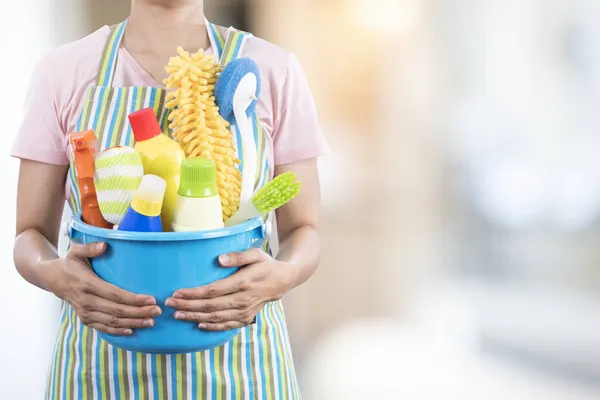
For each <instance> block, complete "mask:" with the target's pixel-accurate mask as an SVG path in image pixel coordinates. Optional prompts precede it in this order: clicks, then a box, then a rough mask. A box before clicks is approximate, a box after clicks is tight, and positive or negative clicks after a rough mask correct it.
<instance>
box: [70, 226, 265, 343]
mask: <svg viewBox="0 0 600 400" xmlns="http://www.w3.org/2000/svg"><path fill="white" fill-rule="evenodd" d="M69 235H70V237H71V240H72V241H73V242H74V243H82V244H86V243H92V242H106V243H107V249H106V252H105V254H104V255H102V256H100V257H98V258H95V259H93V260H91V261H92V267H93V269H94V271H95V272H96V274H98V276H100V277H101V278H102V279H104V280H105V281H107V282H109V283H112V284H113V285H116V286H118V287H120V288H123V289H125V290H128V291H130V292H133V293H138V294H148V295H151V296H154V297H155V298H156V301H157V304H158V305H159V306H160V307H161V308H162V311H163V312H162V314H161V315H160V316H158V317H156V318H155V324H154V326H153V327H152V328H144V329H137V330H134V333H133V335H131V336H114V335H107V334H104V333H101V332H99V335H100V336H101V337H102V338H103V339H104V340H106V341H107V342H109V343H110V344H112V345H113V346H115V347H118V348H121V349H125V350H130V351H137V352H144V353H165V354H169V353H189V352H196V351H203V350H207V349H210V348H213V347H217V346H220V345H223V344H225V343H227V342H228V341H229V340H231V339H232V338H233V337H234V336H235V335H236V334H237V333H238V332H239V329H234V330H229V331H223V332H209V331H204V330H201V329H199V328H198V326H197V324H196V323H193V322H186V321H178V320H176V319H175V317H174V315H173V314H174V313H175V310H173V309H171V308H169V307H166V306H165V305H164V302H165V300H166V299H167V298H168V297H170V296H172V295H173V292H174V291H175V290H177V289H182V288H189V287H196V286H202V285H206V284H208V283H211V282H215V281H217V280H220V279H223V278H226V277H227V276H229V275H231V274H233V273H235V272H236V271H237V268H222V267H220V266H219V264H218V262H217V258H218V256H220V255H221V254H224V253H229V252H236V251H244V250H247V249H249V248H251V247H260V246H261V245H262V244H263V242H264V231H263V224H262V220H261V219H254V220H251V221H248V222H246V223H243V224H240V225H237V226H233V227H230V228H224V229H217V230H211V231H202V232H159V233H140V232H122V231H115V230H109V229H102V228H96V227H93V226H90V225H87V224H85V223H83V222H82V221H81V218H80V217H79V216H75V217H74V218H73V220H72V221H71V224H70V229H69Z"/></svg>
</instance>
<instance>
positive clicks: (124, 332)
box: [88, 323, 133, 336]
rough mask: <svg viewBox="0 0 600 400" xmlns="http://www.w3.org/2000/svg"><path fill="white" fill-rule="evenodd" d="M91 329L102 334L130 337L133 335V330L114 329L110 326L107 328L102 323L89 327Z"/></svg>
mask: <svg viewBox="0 0 600 400" xmlns="http://www.w3.org/2000/svg"><path fill="white" fill-rule="evenodd" d="M88 326H89V327H90V328H93V329H96V330H98V331H100V332H104V333H106V334H109V335H117V336H129V335H131V334H133V330H131V329H123V328H112V327H110V326H106V325H104V324H100V323H93V324H90V325H88Z"/></svg>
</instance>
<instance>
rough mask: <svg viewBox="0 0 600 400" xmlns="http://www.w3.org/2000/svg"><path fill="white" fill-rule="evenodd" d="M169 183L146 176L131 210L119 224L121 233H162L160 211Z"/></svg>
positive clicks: (159, 178) (152, 176) (153, 176)
mask: <svg viewBox="0 0 600 400" xmlns="http://www.w3.org/2000/svg"><path fill="white" fill-rule="evenodd" d="M166 188H167V182H166V181H165V180H164V179H162V178H161V177H159V176H156V175H150V174H147V175H144V176H143V178H142V181H141V182H140V186H139V188H138V189H137V191H136V192H135V195H134V196H133V200H132V202H131V205H130V206H129V209H128V210H127V212H126V213H125V216H124V217H123V220H122V221H121V223H120V224H119V230H120V231H133V232H162V231H163V227H162V222H161V217H160V211H161V208H162V205H163V198H164V195H165V190H166Z"/></svg>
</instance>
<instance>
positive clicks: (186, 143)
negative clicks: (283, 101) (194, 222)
mask: <svg viewBox="0 0 600 400" xmlns="http://www.w3.org/2000/svg"><path fill="white" fill-rule="evenodd" d="M177 52H178V53H179V55H178V56H176V57H171V59H170V60H169V64H168V65H167V67H166V68H165V70H166V71H167V72H168V73H169V77H168V78H167V79H165V81H164V83H165V85H167V88H168V89H174V90H172V91H170V92H169V93H168V95H167V108H169V109H172V111H171V113H170V114H169V121H171V123H170V125H169V128H171V129H173V137H174V138H175V140H177V142H178V143H179V145H180V146H181V148H183V150H184V151H185V155H186V157H188V158H191V157H204V158H208V159H210V160H213V161H214V162H215V164H216V166H217V186H218V189H219V196H220V197H221V205H222V206H223V221H226V220H227V219H229V217H231V216H232V215H233V214H234V213H235V212H236V211H237V210H238V208H239V205H240V191H241V184H242V177H241V174H240V171H239V169H238V168H237V166H238V165H239V163H240V160H238V159H237V157H236V151H235V148H234V146H233V135H232V134H231V131H230V130H229V129H228V126H229V124H228V123H227V121H225V120H224V119H223V117H221V115H220V114H219V108H218V107H217V105H216V104H215V97H214V89H215V83H216V82H217V78H218V76H219V73H220V72H221V68H220V67H219V65H218V64H216V63H215V62H214V60H213V58H212V56H210V55H208V56H205V55H204V52H203V51H202V50H200V51H199V52H198V53H196V54H192V55H190V53H189V52H187V51H184V50H183V49H182V48H181V47H179V48H178V49H177Z"/></svg>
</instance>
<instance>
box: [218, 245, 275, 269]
mask: <svg viewBox="0 0 600 400" xmlns="http://www.w3.org/2000/svg"><path fill="white" fill-rule="evenodd" d="M268 259H269V256H268V255H267V254H266V253H265V252H264V251H262V250H261V249H258V248H251V249H249V250H247V251H243V252H238V253H229V254H223V255H222V256H220V257H219V263H220V264H221V266H222V267H243V266H244V265H250V264H256V263H259V262H262V261H266V260H268Z"/></svg>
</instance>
